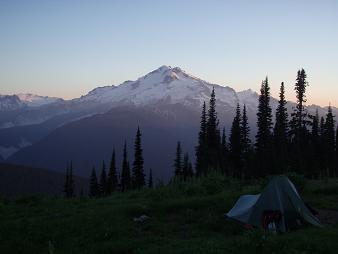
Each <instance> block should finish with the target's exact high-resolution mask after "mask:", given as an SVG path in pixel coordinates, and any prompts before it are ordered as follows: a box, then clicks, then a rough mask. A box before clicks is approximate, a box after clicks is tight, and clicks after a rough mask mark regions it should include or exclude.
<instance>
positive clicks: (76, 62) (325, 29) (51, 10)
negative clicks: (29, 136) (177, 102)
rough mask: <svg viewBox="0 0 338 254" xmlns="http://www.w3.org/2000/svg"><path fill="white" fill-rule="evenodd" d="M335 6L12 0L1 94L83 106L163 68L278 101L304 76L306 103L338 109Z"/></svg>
mask: <svg viewBox="0 0 338 254" xmlns="http://www.w3.org/2000/svg"><path fill="white" fill-rule="evenodd" d="M337 11H338V2H337V1H329V0H328V1H320V2H319V1H297V2H295V1H283V2H277V1H258V2H255V3H253V2H251V1H218V0H213V1H208V2H204V1H191V0H186V1H171V2H170V4H168V2H167V1H150V0H148V1H138V2H134V1H100V2H94V1H71V2H70V1H57V2H56V1H8V2H4V1H3V2H1V3H0V32H1V37H2V38H1V40H0V54H1V56H2V57H1V59H0V84H1V88H0V94H15V93H28V92H29V93H34V94H39V95H46V96H55V97H62V98H65V99H71V98H76V97H79V96H81V95H84V94H86V93H88V92H89V91H90V90H92V89H94V88H96V87H98V86H104V85H118V84H121V83H123V82H124V81H126V80H136V79H137V78H139V77H140V76H143V75H145V74H147V73H148V72H150V71H152V70H154V69H157V68H158V67H159V66H162V65H170V66H172V67H175V66H178V67H180V68H182V69H183V70H185V71H186V72H187V73H189V74H192V75H194V76H196V77H198V78H201V79H203V80H206V81H208V82H210V83H215V84H219V85H227V86H230V87H232V88H233V89H235V90H236V91H242V90H247V89H252V90H254V91H256V92H259V88H260V84H261V80H263V79H264V77H265V76H268V77H269V81H270V85H271V92H272V96H273V97H278V90H279V86H280V83H281V82H282V81H284V82H285V85H286V90H287V99H288V100H290V101H295V95H294V90H293V86H294V83H295V79H296V73H297V70H298V69H300V68H304V69H305V70H306V72H307V74H308V82H309V87H308V88H307V98H308V102H307V104H308V105H310V104H317V105H321V106H327V105H329V103H331V105H333V106H336V107H337V106H338V96H337V95H338V75H337V74H336V70H337V68H338V62H337V59H338V51H337V45H338V32H337V29H336V28H337V25H338V15H337V14H336V13H337Z"/></svg>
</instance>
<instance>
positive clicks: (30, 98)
mask: <svg viewBox="0 0 338 254" xmlns="http://www.w3.org/2000/svg"><path fill="white" fill-rule="evenodd" d="M17 96H18V97H19V99H20V100H21V101H22V102H23V103H24V104H26V105H27V106H29V107H39V106H42V105H47V104H51V103H54V102H61V101H63V99H61V98H56V97H48V96H40V95H36V94H31V93H20V94H17Z"/></svg>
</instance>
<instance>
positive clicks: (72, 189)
mask: <svg viewBox="0 0 338 254" xmlns="http://www.w3.org/2000/svg"><path fill="white" fill-rule="evenodd" d="M68 191H69V194H68V196H69V197H73V196H74V194H75V182H74V174H73V162H72V161H70V167H69V190H68Z"/></svg>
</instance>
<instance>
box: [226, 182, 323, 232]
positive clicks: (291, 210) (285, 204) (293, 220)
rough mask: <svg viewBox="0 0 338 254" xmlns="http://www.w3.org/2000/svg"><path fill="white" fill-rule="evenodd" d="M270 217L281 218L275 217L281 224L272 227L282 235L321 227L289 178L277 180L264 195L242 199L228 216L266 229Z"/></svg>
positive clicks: (242, 197) (277, 222) (276, 222)
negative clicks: (300, 228) (302, 227)
mask: <svg viewBox="0 0 338 254" xmlns="http://www.w3.org/2000/svg"><path fill="white" fill-rule="evenodd" d="M271 214H275V215H276V214H277V215H279V216H275V217H278V220H277V219H275V221H274V222H273V223H274V225H273V227H274V228H275V229H276V230H277V231H280V232H286V231H288V230H290V228H292V227H293V226H294V225H297V224H299V223H301V222H307V223H310V224H312V225H315V226H319V227H320V226H321V224H320V222H319V220H318V219H317V217H315V216H314V215H313V214H312V213H311V211H310V210H309V208H308V207H307V206H306V205H305V204H304V202H303V201H302V199H301V197H300V196H299V194H298V192H297V190H296V188H295V186H294V185H293V183H292V182H291V181H290V180H289V179H288V178H287V177H286V176H274V177H273V178H272V179H271V181H270V182H269V184H268V185H267V186H266V187H265V189H264V190H263V192H262V193H261V194H258V195H244V196H241V197H240V198H239V199H238V201H237V202H236V204H235V206H234V207H233V208H232V209H231V210H230V211H229V212H228V213H227V214H226V216H227V217H228V218H232V219H235V220H238V221H240V222H243V223H246V224H251V225H253V226H256V227H259V228H264V229H267V228H266V227H265V226H266V225H265V224H264V219H265V217H267V216H266V215H268V216H270V217H271ZM272 217H273V216H272ZM269 222H270V221H268V223H269ZM269 227H270V225H269Z"/></svg>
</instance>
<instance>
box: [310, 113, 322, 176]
mask: <svg viewBox="0 0 338 254" xmlns="http://www.w3.org/2000/svg"><path fill="white" fill-rule="evenodd" d="M323 126H324V122H323ZM321 146H322V143H321V139H320V127H319V114H318V109H317V110H316V114H315V115H314V116H313V117H312V129H311V154H312V156H311V157H312V159H311V175H312V176H313V177H318V176H319V175H320V167H321V163H322V158H321V153H322V148H321Z"/></svg>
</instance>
